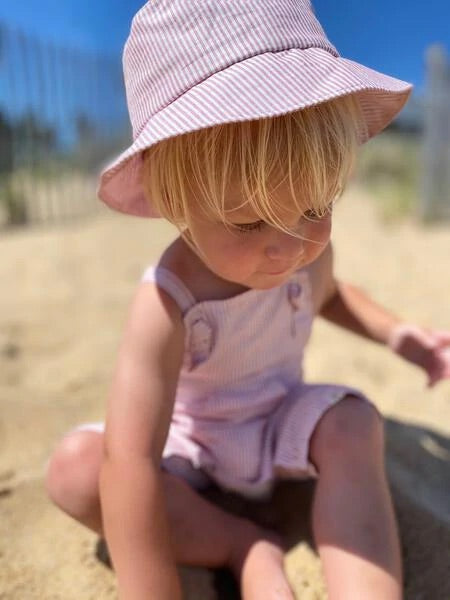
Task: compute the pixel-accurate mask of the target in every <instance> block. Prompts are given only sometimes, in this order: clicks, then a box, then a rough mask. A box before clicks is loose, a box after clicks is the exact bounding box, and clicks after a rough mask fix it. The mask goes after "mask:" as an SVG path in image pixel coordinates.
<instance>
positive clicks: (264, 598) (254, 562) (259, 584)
mask: <svg viewBox="0 0 450 600" xmlns="http://www.w3.org/2000/svg"><path fill="white" fill-rule="evenodd" d="M283 559H284V551H283V547H282V542H281V539H280V538H279V537H278V536H277V535H275V534H272V533H268V532H266V531H263V530H262V529H258V530H256V531H255V535H254V537H253V539H252V540H250V541H249V542H247V543H245V544H243V545H242V548H240V550H239V552H238V556H236V558H235V559H234V560H233V562H232V564H231V565H230V566H231V569H232V570H233V572H234V574H235V577H236V578H237V580H238V581H240V587H241V593H242V598H243V600H295V598H294V594H293V592H292V589H291V587H290V585H289V583H288V581H287V579H286V575H285V572H284V567H283Z"/></svg>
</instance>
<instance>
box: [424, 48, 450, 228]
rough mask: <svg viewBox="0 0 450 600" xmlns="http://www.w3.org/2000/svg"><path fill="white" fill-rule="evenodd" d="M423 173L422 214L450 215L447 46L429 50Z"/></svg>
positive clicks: (432, 218) (449, 68)
mask: <svg viewBox="0 0 450 600" xmlns="http://www.w3.org/2000/svg"><path fill="white" fill-rule="evenodd" d="M424 117H425V120H424V135H423V172H422V190H421V194H420V204H419V207H418V208H419V215H420V217H421V218H422V219H423V220H425V221H437V220H441V219H448V218H450V64H449V61H448V58H447V55H446V52H445V50H444V48H442V47H441V46H438V45H436V46H432V47H431V48H429V50H428V52H427V90H426V97H425V115H424Z"/></svg>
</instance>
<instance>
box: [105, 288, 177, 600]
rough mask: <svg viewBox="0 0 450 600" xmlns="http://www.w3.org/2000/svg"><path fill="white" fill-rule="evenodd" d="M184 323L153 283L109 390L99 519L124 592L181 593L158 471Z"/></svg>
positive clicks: (139, 296)
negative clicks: (101, 520) (100, 516)
mask: <svg viewBox="0 0 450 600" xmlns="http://www.w3.org/2000/svg"><path fill="white" fill-rule="evenodd" d="M183 349H184V326H183V322H182V318H181V315H180V311H179V309H178V307H177V306H176V305H175V303H174V301H173V300H172V299H171V298H170V297H169V296H168V295H166V294H165V293H164V292H162V291H160V290H159V289H158V288H157V287H156V286H155V285H153V284H152V283H144V284H142V285H141V286H140V287H139V289H138V291H137V293H136V296H135V299H134V301H133V303H132V307H131V313H130V317H129V320H128V324H127V326H126V328H125V333H124V336H123V340H122V343H121V347H120V351H119V358H118V364H117V367H116V371H115V376H114V380H113V384H112V388H111V392H110V394H109V399H108V409H107V418H106V431H105V447H104V460H103V464H102V467H101V473H100V499H101V505H102V514H103V526H104V531H105V535H106V539H107V542H108V545H109V548H110V552H111V558H112V561H113V564H114V568H115V570H116V573H117V578H118V588H119V597H120V598H121V599H124V600H149V599H150V598H158V600H159V599H161V600H177V599H181V590H180V584H179V580H178V574H177V571H176V566H175V561H174V557H173V555H172V550H171V547H170V535H169V526H168V520H167V514H166V507H165V500H164V494H163V487H162V483H161V474H160V460H161V454H162V450H163V447H164V443H165V440H166V437H167V433H168V429H169V424H170V418H171V415H172V409H173V402H174V398H175V391H176V386H177V380H178V374H179V370H180V365H181V361H182V356H183Z"/></svg>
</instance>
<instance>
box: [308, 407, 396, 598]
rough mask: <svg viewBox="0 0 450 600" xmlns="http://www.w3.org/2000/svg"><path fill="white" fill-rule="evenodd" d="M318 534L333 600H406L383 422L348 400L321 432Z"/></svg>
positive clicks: (314, 450)
mask: <svg viewBox="0 0 450 600" xmlns="http://www.w3.org/2000/svg"><path fill="white" fill-rule="evenodd" d="M310 457H311V460H312V462H313V463H314V464H315V465H316V467H317V470H318V472H319V479H318V483H317V488H316V494H315V498H314V503H313V530H314V537H315V541H316V544H317V546H318V549H319V554H320V556H321V559H322V564H323V570H324V575H325V579H326V582H327V586H328V593H329V599H330V600H352V599H355V600H361V599H364V600H375V599H376V600H379V599H380V598H383V600H394V599H395V600H399V599H400V598H401V597H402V574H401V557H400V544H399V538H398V533H397V525H396V521H395V515H394V510H393V506H392V501H391V497H390V493H389V488H388V483H387V479H386V474H385V470H384V440H383V427H382V420H381V418H380V416H379V415H378V413H377V412H376V410H375V409H374V408H373V407H372V406H371V405H370V404H368V403H365V402H364V401H362V400H360V399H358V398H355V397H350V396H349V397H347V398H345V399H343V400H342V401H341V402H339V403H338V404H337V405H335V406H333V407H332V408H330V409H329V410H328V411H327V412H326V413H325V415H324V416H323V417H322V419H321V420H320V421H319V424H318V425H317V427H316V430H315V432H314V434H313V437H312V440H311V445H310Z"/></svg>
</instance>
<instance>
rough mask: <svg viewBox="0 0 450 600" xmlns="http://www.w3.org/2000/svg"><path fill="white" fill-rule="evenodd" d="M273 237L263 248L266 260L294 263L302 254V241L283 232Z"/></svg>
mask: <svg viewBox="0 0 450 600" xmlns="http://www.w3.org/2000/svg"><path fill="white" fill-rule="evenodd" d="M274 233H275V235H274V236H273V238H272V239H271V240H270V243H268V244H267V246H266V248H265V254H266V256H267V258H270V259H271V260H283V261H286V262H290V261H295V260H296V259H297V258H299V257H300V256H301V255H302V254H303V252H304V241H303V240H301V239H299V238H297V237H295V236H293V235H289V234H287V233H284V232H283V231H277V232H274Z"/></svg>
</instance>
